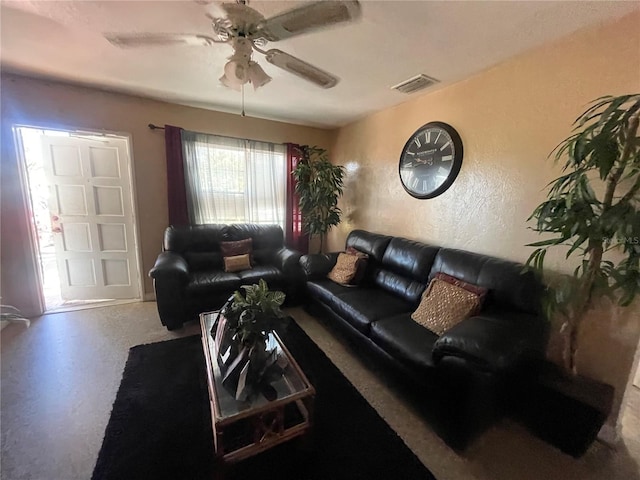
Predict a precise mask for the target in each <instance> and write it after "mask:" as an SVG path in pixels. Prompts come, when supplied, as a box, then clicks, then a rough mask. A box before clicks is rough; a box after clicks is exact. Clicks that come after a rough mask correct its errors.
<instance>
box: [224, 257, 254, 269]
mask: <svg viewBox="0 0 640 480" xmlns="http://www.w3.org/2000/svg"><path fill="white" fill-rule="evenodd" d="M240 270H251V262H250V261H249V254H248V253H245V254H244V255H234V256H231V257H224V271H225V272H239V271H240Z"/></svg>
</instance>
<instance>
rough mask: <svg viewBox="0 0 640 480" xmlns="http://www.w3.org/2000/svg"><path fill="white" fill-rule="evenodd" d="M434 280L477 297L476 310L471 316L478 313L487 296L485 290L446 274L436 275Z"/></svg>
mask: <svg viewBox="0 0 640 480" xmlns="http://www.w3.org/2000/svg"><path fill="white" fill-rule="evenodd" d="M435 278H439V279H440V280H444V281H445V282H447V283H450V284H452V285H455V286H456V287H460V288H464V289H465V290H468V291H469V292H471V293H475V294H476V295H478V300H479V303H478V308H477V309H476V311H475V312H472V313H471V314H472V315H473V314H476V313H479V312H480V309H481V308H482V304H483V303H484V299H485V297H486V296H487V293H488V292H489V291H488V290H487V289H486V288H484V287H479V286H477V285H473V284H471V283H467V282H465V281H463V280H460V279H459V278H456V277H452V276H451V275H447V274H446V273H437V274H436V277H435Z"/></svg>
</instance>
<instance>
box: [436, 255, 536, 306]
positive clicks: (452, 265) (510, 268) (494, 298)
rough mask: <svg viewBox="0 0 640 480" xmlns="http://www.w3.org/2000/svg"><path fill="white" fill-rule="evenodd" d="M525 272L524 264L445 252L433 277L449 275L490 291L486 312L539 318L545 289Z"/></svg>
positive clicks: (439, 258) (485, 256)
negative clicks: (525, 314) (527, 314)
mask: <svg viewBox="0 0 640 480" xmlns="http://www.w3.org/2000/svg"><path fill="white" fill-rule="evenodd" d="M522 272H523V266H522V264H519V263H516V262H511V261H508V260H501V259H499V258H495V257H490V256H487V255H481V254H479V253H472V252H466V251H464V250H456V249H453V248H441V249H440V251H439V252H438V254H437V255H436V258H435V262H434V264H433V268H432V269H431V273H430V275H429V279H430V280H431V279H432V278H434V277H435V276H436V274H438V273H446V274H447V275H451V276H452V277H456V278H458V279H460V280H462V281H464V282H468V283H471V284H473V285H477V286H479V287H483V288H486V289H487V290H488V293H487V296H486V299H485V302H484V308H483V310H485V309H486V310H491V309H498V310H505V309H515V310H517V311H521V312H525V313H531V314H539V313H540V295H541V293H542V286H541V284H540V282H539V281H538V279H537V278H536V276H535V274H534V273H533V272H530V271H529V272H526V273H522Z"/></svg>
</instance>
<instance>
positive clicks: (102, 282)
mask: <svg viewBox="0 0 640 480" xmlns="http://www.w3.org/2000/svg"><path fill="white" fill-rule="evenodd" d="M42 147H43V163H44V171H45V175H46V176H47V180H48V182H49V188H50V190H51V191H50V195H49V209H50V211H51V221H52V227H53V231H54V244H55V251H56V259H57V263H58V272H59V276H60V290H61V294H62V298H63V300H94V299H96V300H97V299H129V298H139V297H140V291H139V290H140V288H139V278H138V262H137V255H136V244H135V230H134V228H133V227H134V215H133V202H132V195H131V175H130V165H129V154H128V146H127V139H125V138H117V137H104V139H102V138H99V139H96V137H91V138H84V137H73V136H72V137H58V136H46V135H43V137H42Z"/></svg>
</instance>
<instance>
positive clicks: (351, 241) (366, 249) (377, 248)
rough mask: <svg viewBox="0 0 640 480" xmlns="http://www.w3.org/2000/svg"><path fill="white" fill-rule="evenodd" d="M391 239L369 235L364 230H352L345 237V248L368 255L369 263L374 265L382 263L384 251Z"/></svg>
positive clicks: (384, 236) (374, 234) (385, 236)
mask: <svg viewBox="0 0 640 480" xmlns="http://www.w3.org/2000/svg"><path fill="white" fill-rule="evenodd" d="M389 241H391V237H389V236H387V235H380V234H378V233H371V232H367V231H365V230H353V231H352V232H351V233H350V234H349V235H348V236H347V242H346V243H347V245H346V248H349V247H353V248H355V249H356V250H358V251H360V252H363V253H366V254H367V255H369V258H368V260H369V263H370V264H371V265H375V264H377V263H380V262H381V261H382V256H383V255H384V251H385V250H386V248H387V245H389Z"/></svg>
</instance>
